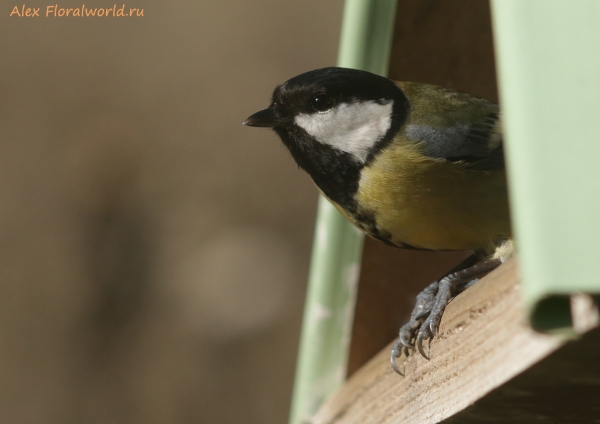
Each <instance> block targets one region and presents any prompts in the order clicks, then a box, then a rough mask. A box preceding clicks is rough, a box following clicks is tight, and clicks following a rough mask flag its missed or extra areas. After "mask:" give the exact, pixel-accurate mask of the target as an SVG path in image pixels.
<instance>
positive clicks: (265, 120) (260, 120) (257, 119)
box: [243, 108, 279, 128]
mask: <svg viewBox="0 0 600 424" xmlns="http://www.w3.org/2000/svg"><path fill="white" fill-rule="evenodd" d="M243 124H244V125H248V126H249V127H270V128H273V127H274V126H275V125H277V124H279V119H277V117H276V116H275V112H273V109H271V108H267V109H263V110H261V111H260V112H256V113H255V114H254V115H251V116H249V117H248V119H246V120H245V121H244V122H243Z"/></svg>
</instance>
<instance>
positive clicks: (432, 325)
mask: <svg viewBox="0 0 600 424" xmlns="http://www.w3.org/2000/svg"><path fill="white" fill-rule="evenodd" d="M439 321H440V320H439V319H432V320H431V321H430V322H429V332H430V333H431V337H435V335H436V334H437V332H438V329H439V328H440V323H439Z"/></svg>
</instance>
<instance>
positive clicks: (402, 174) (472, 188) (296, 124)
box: [244, 67, 513, 374]
mask: <svg viewBox="0 0 600 424" xmlns="http://www.w3.org/2000/svg"><path fill="white" fill-rule="evenodd" d="M244 124H245V125H249V126H253V127H269V128H272V129H273V130H274V131H275V132H276V133H277V134H278V135H279V137H280V138H281V140H282V141H283V144H284V145H285V146H286V147H287V148H288V149H289V151H290V152H291V154H292V156H293V158H294V160H295V161H296V163H297V164H298V166H299V167H300V168H302V169H303V170H305V171H306V172H307V173H308V174H309V175H310V176H311V177H312V179H313V181H314V182H315V184H316V186H317V187H318V189H319V190H320V191H321V193H322V194H323V195H324V196H325V197H326V198H327V199H328V200H329V201H330V202H331V203H332V204H333V205H334V206H335V207H336V208H337V209H338V210H339V211H340V212H341V213H342V215H344V216H345V217H346V218H347V219H348V220H349V221H350V222H352V223H353V224H354V225H355V226H356V227H358V228H359V229H361V230H363V231H364V232H365V233H367V234H368V235H369V236H371V237H373V238H375V239H377V240H381V241H382V242H384V243H386V244H389V245H392V246H396V247H399V248H404V249H419V250H472V251H474V253H473V254H472V255H471V256H469V257H468V258H467V259H465V260H464V261H463V262H461V263H460V264H459V265H458V266H456V267H455V268H454V269H452V270H451V271H450V272H449V273H448V274H447V275H446V276H444V277H443V278H441V279H439V280H438V281H435V282H433V283H432V284H430V285H429V286H428V287H427V288H426V289H425V290H423V292H421V293H420V294H419V295H418V296H417V304H416V306H415V308H414V310H413V312H412V314H411V319H410V321H409V322H408V323H407V324H405V325H404V326H402V327H401V329H400V333H399V338H398V341H397V342H396V344H395V345H394V347H393V349H392V352H391V358H390V360H391V363H392V366H393V367H394V369H395V370H396V371H397V372H398V373H400V371H399V369H398V366H397V364H396V358H398V357H399V356H400V354H401V352H402V350H404V352H405V353H406V354H408V349H412V348H414V347H415V344H416V346H417V348H418V349H419V351H420V352H421V354H422V355H423V356H425V357H427V356H426V355H425V352H424V350H423V341H424V340H427V339H430V338H432V337H433V336H434V335H435V334H436V332H437V330H438V327H439V324H440V321H441V317H442V314H443V312H444V309H445V307H446V305H447V304H448V302H449V301H450V300H451V299H452V297H453V296H455V295H457V294H458V293H460V292H461V291H462V290H464V289H465V288H466V287H467V286H468V285H469V284H471V283H472V282H473V281H476V278H478V277H480V276H482V275H483V274H485V273H487V272H489V271H491V270H492V269H494V268H495V267H497V266H498V265H499V264H500V263H502V262H504V261H505V260H506V259H508V258H509V257H510V256H512V255H513V245H512V241H511V225H510V217H509V209H508V199H507V190H506V177H505V171H504V155H503V150H502V131H501V127H500V113H499V109H498V105H496V104H494V103H492V102H489V101H487V100H485V99H481V98H478V97H474V96H471V95H469V94H466V93H462V92H457V91H453V90H449V89H446V88H442V87H438V86H434V85H430V84H422V83H415V82H395V81H392V80H390V79H387V78H384V77H381V76H379V75H375V74H372V73H369V72H365V71H359V70H355V69H346V68H338V67H330V68H323V69H317V70H314V71H310V72H307V73H304V74H301V75H298V76H296V77H294V78H292V79H290V80H289V81H287V82H285V83H284V84H281V85H280V86H278V87H277V88H276V89H275V91H274V93H273V96H272V99H271V105H270V106H269V107H268V108H267V109H264V110H261V111H260V112H257V113H255V114H254V115H252V116H250V117H249V118H248V119H246V121H244ZM400 374H401V373H400Z"/></svg>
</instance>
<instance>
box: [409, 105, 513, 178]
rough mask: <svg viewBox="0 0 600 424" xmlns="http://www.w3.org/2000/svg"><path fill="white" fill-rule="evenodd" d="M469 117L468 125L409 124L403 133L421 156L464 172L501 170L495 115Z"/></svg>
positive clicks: (499, 138)
mask: <svg viewBox="0 0 600 424" xmlns="http://www.w3.org/2000/svg"><path fill="white" fill-rule="evenodd" d="M471 116H472V122H456V123H454V124H453V125H452V126H445V127H441V126H433V125H411V124H409V125H408V126H407V127H406V129H405V133H406V136H407V137H408V138H409V139H411V140H415V141H417V142H418V143H419V146H420V147H421V150H422V151H423V154H425V155H427V156H429V157H432V158H436V159H444V160H447V161H449V162H460V163H463V164H465V165H466V167H467V168H468V169H477V170H495V169H504V151H503V148H502V130H501V127H500V117H499V114H498V113H496V112H492V113H487V114H486V115H484V116H481V115H479V114H473V115H471ZM462 118H464V116H463V117H462ZM462 120H463V121H464V119H462Z"/></svg>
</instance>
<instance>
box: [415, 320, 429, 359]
mask: <svg viewBox="0 0 600 424" xmlns="http://www.w3.org/2000/svg"><path fill="white" fill-rule="evenodd" d="M427 332H428V331H427V327H424V328H423V329H421V331H419V334H418V335H417V343H416V344H417V349H419V353H421V355H422V356H423V358H425V359H427V360H428V361H429V356H427V355H426V354H425V349H423V340H425V339H428V338H429V335H428V334H426V333H427Z"/></svg>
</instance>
